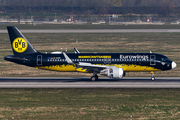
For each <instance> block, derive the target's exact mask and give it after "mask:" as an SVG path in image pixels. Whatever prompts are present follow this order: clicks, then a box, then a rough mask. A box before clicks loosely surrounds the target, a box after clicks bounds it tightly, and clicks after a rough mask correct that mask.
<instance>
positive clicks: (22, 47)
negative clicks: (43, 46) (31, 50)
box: [12, 37, 28, 53]
mask: <svg viewBox="0 0 180 120" xmlns="http://www.w3.org/2000/svg"><path fill="white" fill-rule="evenodd" d="M12 46H13V49H14V50H15V51H16V52H18V53H22V52H24V51H26V49H27V47H28V44H27V42H26V40H25V39H24V38H20V37H19V38H16V39H15V40H14V41H13V44H12Z"/></svg>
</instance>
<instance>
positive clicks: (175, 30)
mask: <svg viewBox="0 0 180 120" xmlns="http://www.w3.org/2000/svg"><path fill="white" fill-rule="evenodd" d="M20 31H21V32H22V33H179V32H180V29H65V30H59V29H57V30H23V29H20ZM0 33H7V30H0Z"/></svg>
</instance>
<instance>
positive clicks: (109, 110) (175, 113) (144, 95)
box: [0, 89, 180, 120]
mask: <svg viewBox="0 0 180 120" xmlns="http://www.w3.org/2000/svg"><path fill="white" fill-rule="evenodd" d="M0 96H1V99H0V119H12V117H14V119H38V120H41V119H43V120H44V119H69V120H70V119H86V120H87V119H108V120H114V119H130V118H131V119H133V120H136V119H148V120H152V119H158V120H162V119H169V120H171V119H172V120H174V119H179V118H180V112H179V111H180V104H179V100H180V97H179V96H180V89H1V90H0ZM130 116H132V117H130Z"/></svg>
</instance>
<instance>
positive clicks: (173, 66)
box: [172, 61, 177, 69]
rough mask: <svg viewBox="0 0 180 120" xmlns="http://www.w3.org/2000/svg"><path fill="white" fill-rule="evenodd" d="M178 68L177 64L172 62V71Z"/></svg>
mask: <svg viewBox="0 0 180 120" xmlns="http://www.w3.org/2000/svg"><path fill="white" fill-rule="evenodd" d="M176 66H177V65H176V63H175V62H174V61H173V62H172V69H174V68H175V67H176Z"/></svg>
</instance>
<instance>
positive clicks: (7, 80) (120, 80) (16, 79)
mask: <svg viewBox="0 0 180 120" xmlns="http://www.w3.org/2000/svg"><path fill="white" fill-rule="evenodd" d="M0 82H63V83H68V82H180V79H165V78H162V79H156V80H154V81H152V80H151V79H150V78H149V79H148V78H143V77H142V78H130V79H129V78H123V79H109V78H99V79H98V80H96V81H91V80H90V78H78V77H72V78H68V77H67V78H64V77H63V78H61V77H60V78H32V77H30V78H28V77H27V78H20V77H19V78H0Z"/></svg>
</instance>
